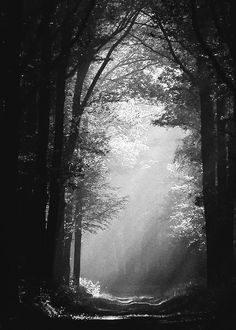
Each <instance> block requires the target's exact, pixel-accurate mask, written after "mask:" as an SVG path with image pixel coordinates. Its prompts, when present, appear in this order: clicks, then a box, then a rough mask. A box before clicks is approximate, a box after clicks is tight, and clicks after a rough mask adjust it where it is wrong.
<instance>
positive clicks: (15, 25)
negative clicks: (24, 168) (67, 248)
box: [0, 0, 22, 327]
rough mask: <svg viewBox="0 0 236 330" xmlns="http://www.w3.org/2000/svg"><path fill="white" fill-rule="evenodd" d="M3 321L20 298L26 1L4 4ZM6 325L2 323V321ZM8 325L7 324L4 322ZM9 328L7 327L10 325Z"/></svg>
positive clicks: (0, 105)
mask: <svg viewBox="0 0 236 330" xmlns="http://www.w3.org/2000/svg"><path fill="white" fill-rule="evenodd" d="M1 9H2V10H1V34H3V35H2V38H1V56H2V61H1V78H0V79H1V81H2V83H1V92H0V93H1V99H0V109H1V111H0V115H1V120H0V122H1V151H2V156H3V157H2V162H1V163H2V165H3V168H2V170H1V182H2V192H3V194H2V197H1V213H2V221H1V239H0V253H1V264H2V266H3V267H2V271H1V280H0V283H1V284H0V286H1V288H0V292H1V302H2V304H1V306H2V307H1V321H4V319H5V318H8V317H11V316H13V317H14V315H15V313H16V311H17V307H18V304H19V297H18V268H17V263H18V244H19V237H18V232H19V228H20V223H19V218H18V213H17V208H16V207H17V179H18V163H17V159H18V151H19V121H20V117H21V102H20V101H21V100H20V64H19V54H20V41H21V32H22V17H21V15H22V1H18V2H17V3H15V1H6V0H5V1H3V2H2V3H1ZM1 325H2V322H1ZM3 327H4V325H3ZM6 327H7V326H6Z"/></svg>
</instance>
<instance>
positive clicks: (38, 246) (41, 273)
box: [30, 0, 54, 288]
mask: <svg viewBox="0 0 236 330" xmlns="http://www.w3.org/2000/svg"><path fill="white" fill-rule="evenodd" d="M53 9H54V8H53V1H46V0H44V1H43V17H42V25H41V28H42V30H43V38H42V41H41V58H40V61H41V67H40V73H41V75H42V81H41V83H40V87H39V99H38V137H37V156H36V177H35V184H34V212H35V213H34V218H33V219H32V224H31V232H30V235H32V236H33V237H34V240H33V246H31V251H32V253H31V260H30V267H31V276H32V280H33V281H35V280H36V286H35V288H37V286H38V283H39V282H40V281H41V280H42V279H43V278H44V277H45V269H44V256H45V255H44V251H45V250H44V249H45V245H44V241H45V230H46V206H47V200H48V196H47V187H48V168H47V153H48V140H49V115H50V106H51V102H50V101H51V100H50V84H51V81H50V78H51V74H50V63H51V56H52V54H51V52H52V44H51V38H50V32H51V31H50V22H51V18H52V13H53ZM33 286H34V284H33Z"/></svg>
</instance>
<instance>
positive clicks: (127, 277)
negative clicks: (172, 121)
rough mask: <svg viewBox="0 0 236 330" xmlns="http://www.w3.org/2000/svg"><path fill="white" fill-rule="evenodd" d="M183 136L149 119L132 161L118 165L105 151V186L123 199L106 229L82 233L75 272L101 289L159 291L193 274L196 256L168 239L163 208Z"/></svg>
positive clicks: (134, 292) (132, 292) (127, 292)
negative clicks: (107, 178)
mask: <svg viewBox="0 0 236 330" xmlns="http://www.w3.org/2000/svg"><path fill="white" fill-rule="evenodd" d="M184 136H185V132H184V131H183V130H182V129H180V128H168V129H166V128H163V127H154V126H153V125H152V124H151V121H149V124H148V125H147V128H146V130H145V131H144V132H143V135H141V142H143V144H144V145H145V148H143V149H142V150H140V151H139V153H138V155H137V157H136V160H135V162H133V164H132V165H130V166H122V164H119V162H117V159H116V157H115V156H114V155H113V154H112V152H111V155H110V156H109V159H108V160H107V162H108V167H109V172H110V184H111V185H112V186H114V187H119V194H120V195H123V196H127V203H126V206H125V208H124V209H123V210H122V211H121V212H120V213H119V215H118V217H117V218H116V219H113V220H112V221H111V224H110V226H109V228H107V229H106V230H104V231H100V232H98V233H97V234H96V235H93V234H86V235H84V237H83V242H82V256H81V276H82V277H84V278H87V279H89V280H92V281H93V282H99V283H100V285H101V288H102V291H104V292H107V293H111V294H115V295H124V296H127V295H143V294H144V295H145V294H149V295H150V294H151V295H153V294H156V295H157V294H158V295H160V294H163V292H165V291H166V290H167V289H168V288H170V287H171V286H172V285H173V284H174V283H176V282H181V281H184V280H189V279H191V277H192V276H194V272H195V268H196V260H195V259H194V258H192V257H191V258H187V257H186V248H185V245H184V244H183V242H181V241H178V242H176V241H175V242H173V240H171V238H170V237H169V235H168V232H169V227H168V223H167V222H166V221H165V214H164V213H165V210H164V208H163V204H164V202H165V198H166V196H167V194H168V192H169V190H170V188H171V186H172V185H173V178H172V176H171V175H170V170H169V168H170V165H171V164H172V163H173V159H174V154H175V150H176V148H177V146H178V145H179V143H180V141H181V139H182V138H183V137H184ZM139 142H140V141H139ZM126 152H127V150H126V148H125V147H124V148H123V153H126Z"/></svg>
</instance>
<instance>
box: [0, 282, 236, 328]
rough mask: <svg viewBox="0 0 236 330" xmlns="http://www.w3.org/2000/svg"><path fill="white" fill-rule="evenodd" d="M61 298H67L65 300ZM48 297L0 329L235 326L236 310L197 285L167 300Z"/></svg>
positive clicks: (105, 296)
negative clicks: (70, 299)
mask: <svg viewBox="0 0 236 330" xmlns="http://www.w3.org/2000/svg"><path fill="white" fill-rule="evenodd" d="M60 302H62V301H60ZM59 305H60V304H59V302H58V301H57V302H56V301H54V302H53V301H49V300H44V301H42V300H41V302H40V301H37V302H35V303H34V304H30V305H29V304H21V306H20V309H19V312H18V315H17V316H16V317H15V318H13V319H12V320H11V321H10V322H8V323H7V324H6V325H5V326H4V327H3V326H2V327H1V326H0V329H1V330H5V329H6V330H8V329H9V330H16V329H23V330H46V329H50V330H52V329H57V330H59V329H63V330H74V329H122V327H127V328H134V329H145V328H146V329H157V330H158V329H160V330H162V329H164V330H168V329H171V330H179V329H181V330H182V329H183V330H200V329H202V330H217V329H224V330H231V329H235V328H236V326H235V325H236V310H235V313H234V306H233V304H231V305H230V306H229V304H227V303H226V301H224V299H223V298H222V297H220V296H219V295H218V296H217V295H215V294H214V295H209V294H207V293H206V291H205V290H203V289H200V288H196V289H195V290H191V291H190V292H184V293H182V294H175V295H173V296H169V297H166V298H157V297H151V296H133V297H115V296H111V295H100V296H98V297H92V296H89V295H88V296H84V297H83V298H82V299H81V297H80V299H78V300H77V301H73V303H68V304H67V303H66V301H64V304H63V305H64V306H63V307H60V306H59Z"/></svg>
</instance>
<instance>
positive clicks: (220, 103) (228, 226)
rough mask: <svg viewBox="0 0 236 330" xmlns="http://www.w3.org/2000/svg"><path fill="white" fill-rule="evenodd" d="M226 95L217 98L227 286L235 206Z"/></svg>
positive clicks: (222, 241)
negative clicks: (229, 156)
mask: <svg viewBox="0 0 236 330" xmlns="http://www.w3.org/2000/svg"><path fill="white" fill-rule="evenodd" d="M226 101H227V100H226V97H225V96H224V95H222V96H220V97H219V99H218V100H217V156H218V157H217V197H218V198H217V208H218V212H217V214H218V217H219V223H220V229H219V230H220V231H221V238H220V246H221V253H220V254H219V256H218V262H219V263H220V265H221V280H222V282H223V283H225V286H226V288H230V287H231V284H232V271H233V268H232V267H233V218H234V206H233V202H232V199H231V198H230V185H229V180H231V179H232V178H230V177H229V174H230V173H229V171H228V170H227V168H228V161H227V153H228V152H227V139H226V121H225V120H224V118H225V116H226V115H227V108H226V106H227V104H226Z"/></svg>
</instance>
